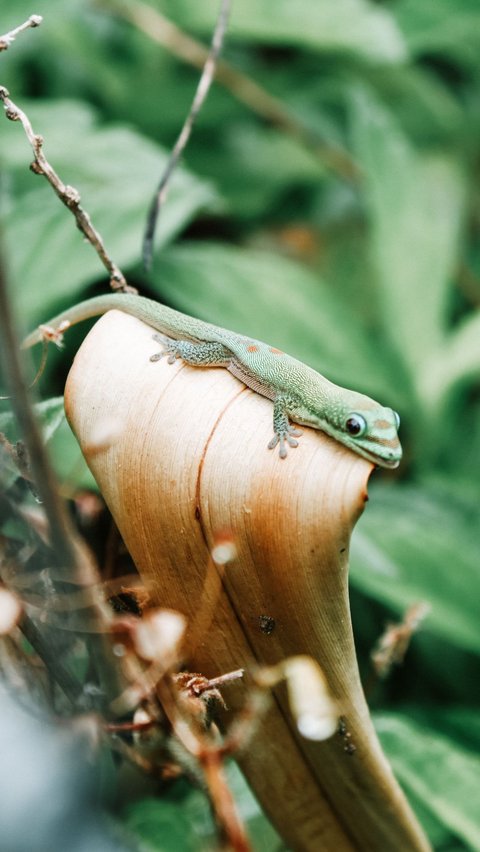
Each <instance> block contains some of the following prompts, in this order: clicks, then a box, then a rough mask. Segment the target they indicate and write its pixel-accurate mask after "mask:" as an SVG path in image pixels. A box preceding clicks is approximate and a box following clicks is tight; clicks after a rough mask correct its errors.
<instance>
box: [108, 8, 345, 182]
mask: <svg viewBox="0 0 480 852" xmlns="http://www.w3.org/2000/svg"><path fill="white" fill-rule="evenodd" d="M97 5H98V6H103V7H105V8H108V9H111V10H112V11H113V13H114V14H117V15H118V16H119V17H122V18H123V19H124V20H127V21H129V22H130V23H132V24H133V25H134V26H135V27H137V29H139V30H141V31H142V32H144V33H145V34H146V35H147V36H148V37H149V38H151V39H152V40H153V41H156V42H157V44H161V45H162V47H165V48H166V49H167V50H169V51H170V52H171V53H172V54H173V55H174V56H176V57H178V58H179V59H181V60H182V61H183V62H187V63H188V64H189V65H194V66H195V67H196V68H202V67H203V66H204V64H205V62H206V59H207V56H208V51H207V49H206V48H205V47H204V45H203V44H201V42H199V41H196V40H195V39H193V38H191V36H188V35H186V34H185V33H184V32H183V31H182V30H181V29H180V28H179V27H177V26H176V25H175V24H173V23H172V22H171V21H170V20H169V19H168V18H166V17H165V16H164V15H162V14H161V13H160V12H158V11H157V10H156V9H153V8H152V7H151V6H148V5H147V4H146V3H143V2H141V0H138V2H136V3H124V2H122V0H97ZM215 80H216V82H217V83H220V85H222V86H224V88H226V89H228V91H230V92H231V93H232V94H233V95H234V97H236V98H237V100H239V101H241V102H242V103H243V104H245V106H247V107H248V108H249V109H251V110H252V112H254V113H256V115H258V116H259V117H260V118H262V119H263V120H264V121H268V122H270V123H271V124H273V125H274V126H276V127H278V128H279V129H280V130H282V131H283V132H284V133H287V134H288V135H289V136H292V137H293V138H295V139H297V140H298V141H299V142H300V144H302V145H304V147H306V148H308V150H310V151H311V152H312V153H313V154H314V155H315V156H316V157H318V159H319V160H321V161H322V163H323V164H324V165H326V166H327V168H329V169H330V170H331V171H332V172H334V173H335V174H337V175H338V177H340V178H342V180H345V181H347V182H349V183H356V182H357V181H358V178H359V168H358V165H357V164H356V163H355V162H354V160H353V159H352V158H351V157H350V155H349V154H348V153H347V152H346V151H344V150H343V149H341V148H339V147H337V146H335V147H333V146H332V145H330V144H329V143H327V142H325V140H323V139H322V138H321V137H320V136H319V135H318V134H317V133H315V132H313V131H312V130H311V129H310V128H308V127H306V126H305V125H304V124H303V123H302V122H301V120H299V119H298V118H297V117H296V116H294V115H292V113H291V112H290V111H289V109H288V108H287V107H286V106H285V104H284V103H283V102H282V101H281V100H280V99H279V98H276V97H274V96H273V95H271V94H270V92H268V91H267V90H266V89H264V88H263V86H260V85H259V84H258V83H256V82H255V81H254V80H252V79H251V77H249V76H248V75H247V74H243V73H242V72H241V71H238V70H237V69H236V68H234V67H233V66H232V65H230V63H229V62H227V61H225V60H223V59H219V61H218V63H217V67H216V70H215Z"/></svg>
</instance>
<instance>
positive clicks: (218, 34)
mask: <svg viewBox="0 0 480 852" xmlns="http://www.w3.org/2000/svg"><path fill="white" fill-rule="evenodd" d="M230 5H231V0H222V4H221V6H220V12H219V13H218V18H217V22H216V24H215V29H214V31H213V37H212V43H211V47H210V50H209V52H208V54H207V57H206V60H205V65H204V66H203V71H202V74H201V77H200V80H199V82H198V86H197V91H196V92H195V97H194V98H193V101H192V106H191V107H190V112H189V113H188V115H187V118H186V119H185V122H184V125H183V127H182V129H181V131H180V135H179V136H178V139H177V141H176V142H175V145H174V148H173V151H172V153H171V156H170V159H169V161H168V163H167V166H166V169H165V171H164V173H163V175H162V177H161V179H160V183H159V184H158V189H157V192H156V193H155V196H154V198H153V201H152V204H151V206H150V210H149V213H148V217H147V225H146V228H145V235H144V238H143V263H144V266H145V268H146V269H150V266H151V264H152V255H153V241H154V237H155V228H156V225H157V221H158V215H159V213H160V208H161V206H162V204H163V203H164V202H165V199H166V197H167V192H168V184H169V181H170V178H171V176H172V174H173V172H174V170H175V168H176V165H177V163H178V160H179V158H180V156H181V153H182V151H183V150H184V148H185V146H186V144H187V142H188V140H189V138H190V134H191V132H192V129H193V125H194V124H195V121H196V118H197V116H198V113H199V112H200V110H201V108H202V105H203V103H204V101H205V98H206V97H207V94H208V91H209V89H210V86H211V84H212V80H213V77H214V73H215V66H216V64H217V60H218V56H219V54H220V51H221V49H222V44H223V40H224V37H225V33H226V30H227V24H228V16H229V14H230Z"/></svg>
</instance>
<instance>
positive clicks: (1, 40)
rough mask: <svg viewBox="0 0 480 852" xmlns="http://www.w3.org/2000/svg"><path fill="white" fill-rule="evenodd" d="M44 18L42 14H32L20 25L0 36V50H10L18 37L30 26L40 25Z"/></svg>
mask: <svg viewBox="0 0 480 852" xmlns="http://www.w3.org/2000/svg"><path fill="white" fill-rule="evenodd" d="M42 21H43V18H42V16H41V15H30V17H29V18H28V20H27V21H24V22H23V24H20V26H18V27H15V29H13V30H10V32H8V33H5V35H2V36H0V51H2V50H8V48H9V47H10V45H11V43H12V41H15V39H16V37H17V36H18V35H20V33H23V32H24V31H25V30H28V29H30V27H39V26H40V24H41V23H42Z"/></svg>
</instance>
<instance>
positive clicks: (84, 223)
mask: <svg viewBox="0 0 480 852" xmlns="http://www.w3.org/2000/svg"><path fill="white" fill-rule="evenodd" d="M0 100H1V101H2V102H3V106H4V108H5V115H6V117H7V118H8V119H10V121H20V123H21V125H22V127H23V129H24V131H25V135H26V137H27V139H28V141H29V142H30V145H31V146H32V150H33V154H34V160H33V162H32V164H31V166H30V168H31V170H32V171H33V172H34V173H35V174H38V175H43V176H44V177H45V178H46V179H47V180H48V182H49V184H50V186H51V187H52V188H53V190H54V192H55V194H56V195H57V196H58V198H59V199H60V201H61V202H62V203H63V204H64V205H65V207H67V208H68V209H69V210H70V212H71V213H72V214H73V216H74V217H75V221H76V223H77V227H78V228H79V230H80V231H81V232H82V233H83V235H84V236H85V238H86V239H87V240H88V242H89V243H90V244H91V245H92V246H93V248H94V249H95V251H96V252H97V254H98V256H99V258H100V260H101V261H102V263H103V265H104V266H105V268H106V270H107V272H108V273H109V275H110V286H111V287H112V289H113V290H120V291H122V292H124V293H136V292H137V291H136V290H135V289H134V288H132V287H130V286H129V285H128V284H127V281H126V279H125V276H124V275H123V273H122V272H121V270H120V269H119V268H118V266H117V265H116V264H115V263H114V262H113V260H112V259H111V257H110V255H109V254H108V252H107V250H106V248H105V246H104V243H103V240H102V237H101V236H100V234H99V232H98V231H97V230H96V228H95V227H94V226H93V224H92V221H91V219H90V216H89V215H88V213H87V212H86V211H85V210H84V209H83V207H82V206H81V205H80V193H79V192H78V190H77V189H75V187H73V186H69V185H68V184H65V183H63V181H62V180H61V179H60V177H59V176H58V174H57V173H56V171H55V169H54V168H53V167H52V166H51V165H50V163H49V162H48V160H47V159H46V157H45V154H44V153H43V137H42V136H40V135H39V134H38V133H35V131H34V130H33V127H32V125H31V122H30V120H29V118H28V116H27V115H26V113H25V112H24V111H23V110H21V109H20V107H18V106H17V105H16V104H15V103H14V102H13V101H12V100H11V99H10V93H9V91H8V89H6V88H5V86H0Z"/></svg>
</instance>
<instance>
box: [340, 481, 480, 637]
mask: <svg viewBox="0 0 480 852" xmlns="http://www.w3.org/2000/svg"><path fill="white" fill-rule="evenodd" d="M370 490H371V500H370V502H369V504H368V507H367V510H366V511H365V513H364V515H363V516H362V518H361V520H360V522H359V523H358V526H357V527H356V529H355V532H354V535H353V538H352V548H351V581H352V583H353V584H354V585H355V586H357V588H359V589H361V590H362V591H363V592H364V593H366V594H367V595H370V596H371V597H373V598H375V599H376V600H378V601H381V602H382V603H383V604H386V605H387V606H389V607H391V608H392V609H394V610H395V611H396V612H398V613H399V615H401V614H403V612H404V611H405V610H406V608H407V607H409V606H410V605H411V604H413V603H416V602H418V601H426V602H428V603H430V605H431V607H432V609H431V612H430V614H429V615H428V617H427V619H426V620H425V622H424V627H423V628H422V629H424V630H426V631H429V632H432V633H436V634H437V635H438V636H441V637H443V638H444V639H446V640H448V641H450V642H452V643H454V644H455V645H457V646H460V647H462V648H464V649H467V650H470V651H474V652H477V653H479V652H480V634H479V631H478V606H477V600H476V595H475V593H474V590H475V589H477V588H478V533H477V531H478V529H479V528H480V514H479V511H478V498H477V502H476V503H475V502H473V501H469V500H468V497H460V496H459V495H458V494H457V492H456V491H455V490H454V488H452V487H451V486H450V485H449V484H447V483H446V484H444V486H443V488H442V485H441V483H440V482H437V483H436V485H435V487H433V486H432V487H429V488H427V487H426V486H423V487H420V486H413V485H412V486H401V487H398V486H397V487H393V486H390V487H389V486H379V487H376V488H373V487H372V488H371V489H370Z"/></svg>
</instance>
